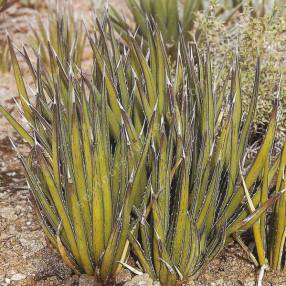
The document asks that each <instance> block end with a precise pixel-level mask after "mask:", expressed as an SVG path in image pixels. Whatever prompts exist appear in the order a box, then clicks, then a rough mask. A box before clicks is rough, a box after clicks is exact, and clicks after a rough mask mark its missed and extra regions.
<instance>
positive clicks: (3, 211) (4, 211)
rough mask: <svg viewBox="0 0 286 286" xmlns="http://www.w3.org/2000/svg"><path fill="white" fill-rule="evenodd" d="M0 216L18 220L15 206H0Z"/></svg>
mask: <svg viewBox="0 0 286 286" xmlns="http://www.w3.org/2000/svg"><path fill="white" fill-rule="evenodd" d="M0 217H2V218H5V219H9V220H16V219H17V215H16V213H15V208H11V207H3V208H0Z"/></svg>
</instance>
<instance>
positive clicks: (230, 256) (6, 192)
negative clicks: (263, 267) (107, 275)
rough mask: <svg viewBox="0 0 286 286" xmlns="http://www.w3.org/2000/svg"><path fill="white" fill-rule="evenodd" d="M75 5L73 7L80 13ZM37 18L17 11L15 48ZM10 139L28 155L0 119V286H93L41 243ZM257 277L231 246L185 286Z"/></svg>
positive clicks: (12, 94)
mask: <svg viewBox="0 0 286 286" xmlns="http://www.w3.org/2000/svg"><path fill="white" fill-rule="evenodd" d="M79 2H81V1H79ZM79 2H78V3H77V4H76V3H75V4H74V6H77V7H79V5H81V4H79ZM87 2H88V1H87ZM111 2H118V0H117V1H111ZM116 4H118V3H116ZM80 7H81V11H83V13H88V12H87V7H82V5H81V6H80ZM13 13H17V11H14V12H13ZM36 13H41V15H42V16H44V14H45V10H44V9H42V10H41V11H40V12H37V11H34V10H32V9H25V10H21V14H20V15H19V14H18V18H16V19H14V21H15V22H13V23H11V25H10V26H9V27H7V28H8V30H9V33H12V36H13V39H14V40H15V42H16V44H18V45H21V43H22V42H25V39H26V38H27V33H29V25H28V23H29V24H32V25H33V23H34V19H35V14H36ZM15 23H17V25H15ZM0 78H1V80H0V103H1V104H3V105H4V106H5V107H6V108H7V109H8V110H10V111H11V110H13V111H14V110H15V104H14V99H13V98H17V91H16V86H15V82H14V79H13V75H12V73H5V74H0ZM9 137H11V138H12V140H13V141H15V142H16V144H17V146H18V148H19V149H20V151H21V152H23V153H26V152H27V147H26V146H25V145H24V144H23V143H22V142H21V140H20V139H19V138H18V136H17V134H16V133H15V132H14V131H13V129H12V128H11V127H10V126H9V124H7V122H6V121H5V119H4V118H3V117H2V116H0V286H7V285H11V286H12V285H18V286H20V285H21V286H24V285H25V286H32V285H35V286H48V285H55V286H57V285H65V286H71V285H79V286H88V285H93V281H92V279H91V278H90V277H87V276H85V275H82V276H81V277H78V276H77V275H74V274H73V273H72V272H71V271H70V270H69V269H68V268H66V267H65V266H64V265H63V263H62V262H61V259H60V258H59V256H58V255H57V254H56V253H55V252H54V250H53V249H52V248H51V247H50V246H49V244H48V243H47V241H46V240H45V237H44V235H43V232H42V231H41V228H40V226H39V224H38V223H37V219H36V217H35V213H34V212H33V209H32V206H31V202H30V198H29V191H28V189H27V185H26V181H25V178H24V173H23V170H22V168H21V165H20V163H19V160H18V158H17V155H16V152H15V150H13V148H12V146H11V143H10V140H9ZM257 277H258V269H255V267H254V266H253V264H252V263H251V261H250V260H249V259H248V258H247V257H246V255H245V254H244V253H243V252H242V251H241V249H240V248H239V247H238V246H237V245H236V244H230V245H229V246H228V247H227V248H226V249H225V250H224V251H223V252H222V253H221V254H220V255H219V256H218V258H216V259H215V260H214V261H212V262H211V263H210V264H209V265H208V266H207V268H205V269H203V271H202V273H200V275H199V276H198V277H197V278H196V279H195V280H194V281H192V282H189V283H188V284H187V285H198V286H199V285H201V286H204V285H214V286H215V285H217V286H219V285H220V286H222V285H229V286H230V285H238V286H239V285H245V286H251V285H256V280H257ZM117 284H118V285H125V286H135V285H146V286H147V285H156V284H155V283H153V284H152V281H150V279H148V277H146V275H143V276H141V277H140V276H136V277H133V278H132V275H131V274H130V273H129V272H127V271H123V272H122V273H121V274H120V275H119V277H118V280H117ZM157 285H158V284H157ZM263 285H265V286H266V285H273V286H274V285H275V286H278V285H281V286H282V285H286V275H283V274H279V275H278V274H275V273H271V272H267V273H266V275H265V278H264V282H263Z"/></svg>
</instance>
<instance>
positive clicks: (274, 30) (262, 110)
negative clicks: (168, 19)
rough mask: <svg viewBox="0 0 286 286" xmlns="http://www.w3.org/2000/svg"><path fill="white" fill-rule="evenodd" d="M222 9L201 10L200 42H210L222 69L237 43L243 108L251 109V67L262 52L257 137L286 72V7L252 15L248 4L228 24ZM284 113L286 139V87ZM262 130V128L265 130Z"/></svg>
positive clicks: (282, 100) (281, 122) (280, 134)
mask: <svg viewBox="0 0 286 286" xmlns="http://www.w3.org/2000/svg"><path fill="white" fill-rule="evenodd" d="M216 9H219V8H218V7H217V6H213V9H212V10H211V11H213V12H212V13H210V14H206V13H200V14H199V15H198V16H197V22H196V26H198V27H200V29H201V31H202V32H201V38H200V41H199V46H201V47H204V46H205V44H206V43H207V45H208V47H209V50H210V52H211V54H212V55H214V56H213V58H214V69H215V70H220V69H221V67H222V66H225V67H227V66H228V65H229V64H231V61H232V57H233V53H235V52H236V50H237V46H239V48H238V52H239V56H240V66H241V71H242V73H241V81H242V99H243V110H244V111H245V110H247V107H248V106H249V103H250V101H251V91H252V81H253V79H254V77H253V74H252V73H251V71H252V70H253V68H254V67H255V57H256V55H257V54H259V57H260V59H261V77H260V88H259V97H258V102H257V112H256V115H255V117H254V128H255V130H256V132H257V133H260V135H258V136H257V137H261V134H263V132H264V131H265V126H266V123H267V121H268V114H269V113H270V112H271V108H272V102H273V100H275V98H276V94H277V89H278V83H279V80H280V77H281V74H282V75H284V74H285V67H284V52H285V48H284V47H285V40H286V37H285V28H286V22H285V17H284V16H283V15H284V14H283V13H284V12H285V11H284V10H283V9H281V8H280V9H278V10H276V12H275V14H273V15H272V14H270V15H265V16H263V17H252V11H253V10H252V8H249V9H247V8H245V10H244V12H243V13H242V14H240V15H239V16H238V18H237V20H236V21H235V22H234V23H229V24H228V25H224V23H223V22H222V21H221V20H220V19H219V18H217V17H215V11H216ZM227 72H228V71H227V68H226V69H225V73H227ZM279 104H280V106H281V107H280V110H279V113H280V116H279V117H278V127H277V128H278V132H277V135H278V138H279V141H280V147H281V142H283V138H284V136H285V134H286V133H285V130H286V129H285V128H286V126H285V122H286V121H285V118H286V113H285V110H286V108H285V107H286V97H285V92H284V88H283V86H282V92H281V94H280V98H279ZM261 131H262V132H261Z"/></svg>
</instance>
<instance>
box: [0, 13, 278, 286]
mask: <svg viewBox="0 0 286 286" xmlns="http://www.w3.org/2000/svg"><path fill="white" fill-rule="evenodd" d="M97 31H98V32H95V33H94V34H93V35H91V34H88V39H89V42H90V45H91V48H92V50H93V53H94V65H93V69H92V76H91V78H90V79H89V78H87V77H86V76H84V75H83V74H82V73H74V72H73V70H72V69H65V68H64V66H65V64H66V63H65V62H63V63H62V62H61V60H60V59H59V56H58V55H57V53H56V51H55V49H53V48H52V46H51V45H49V47H48V48H49V57H50V59H49V62H50V67H49V68H50V71H51V72H50V73H49V72H47V71H46V68H45V65H44V63H43V61H42V60H41V57H40V56H38V58H37V61H36V64H35V65H34V64H33V63H32V62H33V61H32V60H31V59H30V57H29V56H28V54H27V53H26V52H25V51H24V52H23V53H22V55H23V57H24V59H25V60H26V62H27V64H28V66H29V68H30V71H31V73H32V78H33V79H34V86H35V89H36V92H35V98H33V99H31V98H30V96H29V95H28V92H27V89H26V85H25V83H24V79H23V77H22V75H21V70H20V66H19V62H18V60H17V58H16V54H15V52H14V49H13V47H12V43H11V41H9V45H10V52H11V58H12V65H13V69H14V73H15V79H16V83H17V87H18V92H19V96H20V106H21V110H20V112H21V113H22V115H23V116H24V117H25V118H26V120H27V122H28V123H29V125H30V130H26V129H25V128H24V127H23V126H22V125H21V124H20V123H19V122H18V121H17V120H16V119H15V118H14V117H13V116H12V115H11V114H9V112H7V111H6V110H5V108H4V107H2V106H0V111H1V112H2V114H3V115H4V116H5V117H6V118H7V119H8V120H9V122H10V123H11V124H12V126H13V127H14V128H15V129H16V130H17V131H18V133H19V134H20V135H21V136H22V137H23V138H24V139H25V140H26V141H27V142H28V143H29V144H30V146H31V154H30V156H29V157H28V159H25V158H23V157H22V156H21V155H20V154H19V157H20V159H21V161H22V163H23V166H24V168H25V170H26V173H27V180H28V182H29V186H30V189H31V192H32V196H33V198H34V202H35V206H36V210H37V213H38V216H39V218H40V221H41V224H42V227H43V229H44V231H45V232H46V234H47V236H48V237H49V239H50V240H51V242H52V243H53V245H54V246H55V248H56V249H57V250H58V252H59V253H60V254H61V256H62V258H63V260H64V261H65V263H66V264H67V265H68V266H69V267H71V268H72V269H74V271H75V272H85V273H87V274H90V275H93V274H94V275H96V277H97V279H98V280H100V281H102V282H103V283H110V280H111V279H112V278H114V276H115V275H116V273H117V272H118V271H119V270H120V267H121V264H122V265H126V263H127V258H128V256H129V253H130V250H129V244H130V243H131V244H132V249H133V253H135V255H136V257H137V259H138V260H139V262H140V264H141V266H142V268H143V269H144V271H145V272H147V273H148V274H150V275H151V277H153V278H154V279H159V280H160V281H161V283H162V285H175V284H176V283H177V281H178V280H184V279H187V278H188V277H190V276H192V275H194V274H195V273H197V271H198V270H199V269H200V268H201V267H202V266H203V265H205V264H206V263H207V262H208V261H209V260H211V259H212V258H213V257H214V256H215V255H216V254H217V253H218V252H219V250H220V249H221V248H222V247H223V245H224V243H225V241H226V239H229V238H230V235H231V234H233V233H235V232H237V231H238V230H241V229H245V228H248V227H250V226H251V225H252V224H253V222H255V221H256V220H257V219H258V217H259V216H260V215H261V214H262V213H264V212H265V210H266V209H267V208H269V206H271V205H272V204H273V203H274V202H275V201H276V200H277V199H278V198H279V196H280V194H276V195H274V196H272V197H271V198H269V199H268V200H267V201H266V202H265V203H264V204H263V205H261V206H259V207H258V203H257V204H256V205H255V207H257V210H256V211H255V212H253V213H252V214H251V215H250V216H248V212H247V211H245V210H244V208H243V206H241V202H242V200H243V198H244V189H243V187H242V186H240V185H239V186H237V184H239V181H238V179H237V178H238V169H239V162H240V161H241V160H242V158H243V156H244V154H245V149H246V146H247V140H248V135H249V128H250V125H251V121H252V119H253V115H254V113H255V106H256V100H257V94H258V83H259V64H258V67H257V72H256V80H255V84H254V91H253V97H252V102H251V105H250V107H249V111H248V113H247V116H246V118H245V121H243V120H242V111H241V96H240V76H239V69H238V63H237V61H236V64H235V65H234V67H233V69H232V72H231V87H230V89H229V85H228V77H227V78H226V80H225V82H226V84H225V85H224V86H223V87H220V86H218V85H217V84H216V83H217V77H214V75H213V73H212V68H211V60H210V58H209V54H208V53H206V55H205V56H203V57H202V56H201V55H200V53H199V52H198V50H197V49H196V47H195V46H187V45H186V43H185V42H184V41H183V42H182V44H181V48H179V49H178V57H177V58H178V59H177V68H176V70H175V71H173V70H172V64H171V63H170V62H169V59H168V57H167V52H166V47H165V44H164V41H163V38H162V36H161V34H160V33H159V31H158V29H155V30H154V31H153V30H149V36H148V38H149V43H148V45H149V47H150V52H149V53H148V55H147V56H146V55H145V54H144V51H143V50H142V49H141V48H140V46H139V45H138V43H137V41H136V40H135V38H134V37H132V36H130V37H128V39H127V45H128V46H127V47H123V46H121V45H120V44H118V43H117V41H116V39H115V37H114V34H113V30H112V26H111V24H110V22H109V20H108V19H105V20H104V21H103V24H100V23H99V22H97ZM63 40H64V38H63ZM181 51H182V52H181ZM69 60H70V62H69V65H70V66H73V60H74V59H73V58H70V59H69ZM258 63H259V62H258ZM219 76H220V75H219V74H218V77H219ZM228 95H229V96H228ZM276 112H277V110H276V108H274V111H273V115H272V117H271V120H270V123H269V127H268V131H267V133H266V135H265V139H264V143H263V144H262V146H261V149H260V151H259V153H258V155H257V158H256V159H255V161H254V162H253V164H252V165H251V166H250V169H249V171H248V173H247V175H246V179H245V181H246V185H247V187H248V188H251V187H252V186H253V185H254V184H255V182H256V180H257V178H258V176H259V174H260V172H261V170H262V168H263V163H262V162H264V161H265V158H267V156H268V153H269V150H270V149H271V146H272V142H273V138H274V133H275V123H276ZM255 195H257V196H259V191H257V192H256V194H255ZM240 207H242V212H241V213H240V214H237V212H238V211H239V210H240ZM182 254H183V255H182Z"/></svg>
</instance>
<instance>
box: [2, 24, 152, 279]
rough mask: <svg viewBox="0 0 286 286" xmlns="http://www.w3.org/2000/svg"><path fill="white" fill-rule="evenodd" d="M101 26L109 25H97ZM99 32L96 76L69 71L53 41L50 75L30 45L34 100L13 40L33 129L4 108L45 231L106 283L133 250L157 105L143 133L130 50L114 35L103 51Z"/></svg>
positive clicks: (69, 257)
mask: <svg viewBox="0 0 286 286" xmlns="http://www.w3.org/2000/svg"><path fill="white" fill-rule="evenodd" d="M98 28H99V29H100V30H101V31H103V30H102V26H101V25H100V24H99V23H98ZM97 36H98V35H96V34H95V35H94V37H93V36H92V35H89V39H90V42H91V45H92V47H93V48H94V53H95V59H96V60H95V63H94V66H93V75H92V79H87V78H86V77H84V76H83V74H78V73H72V70H68V71H67V70H65V68H64V65H65V64H66V63H62V62H61V60H60V58H59V56H58V55H57V53H56V52H55V50H54V49H53V48H52V46H51V45H49V56H50V68H51V73H49V72H46V70H45V69H44V63H43V62H42V60H41V57H40V55H39V56H38V58H37V63H36V65H33V64H32V62H33V61H32V60H31V59H30V58H29V56H28V54H27V53H26V52H25V50H24V52H23V53H22V55H23V57H24V59H25V60H26V62H27V64H28V66H29V67H30V71H31V73H32V75H33V78H34V80H35V82H34V84H35V87H36V95H35V98H33V99H31V98H30V96H29V95H28V93H27V89H26V85H25V83H24V79H23V77H22V75H21V70H20V66H19V62H18V60H17V58H16V54H15V52H14V49H13V47H12V43H11V40H9V45H10V52H11V58H12V64H13V69H14V73H15V79H16V83H17V86H18V91H19V96H20V102H21V113H22V114H23V115H24V117H25V118H26V120H27V121H28V123H29V126H30V130H25V129H24V128H23V126H22V125H21V124H19V123H18V121H17V120H16V119H15V118H13V117H12V116H11V115H10V114H9V113H8V112H7V111H6V110H5V109H4V108H3V107H0V109H1V112H2V113H3V114H4V115H5V116H6V117H7V119H8V120H9V122H10V123H11V124H12V125H13V126H14V127H15V129H16V130H17V131H18V132H19V134H20V135H21V136H22V137H23V138H24V139H25V140H26V141H27V142H28V143H29V144H30V146H31V154H30V156H29V158H28V159H25V158H23V157H22V156H21V155H20V154H19V157H20V159H21V161H22V163H23V166H24V168H25V170H26V173H27V181H28V183H29V186H30V189H31V192H32V197H33V199H34V202H35V206H36V210H37V213H38V216H39V218H40V221H41V224H42V227H43V229H44V231H45V233H46V235H47V236H48V237H49V239H50V241H51V242H52V244H53V245H54V246H55V248H56V249H57V250H58V252H59V253H60V255H61V256H62V258H63V260H64V261H65V263H66V264H67V265H68V266H69V267H71V268H72V269H73V270H74V271H75V272H77V273H78V272H82V273H87V274H89V275H93V274H94V275H96V277H97V279H98V280H100V281H102V282H104V283H107V284H108V283H110V279H112V278H113V277H114V275H115V274H116V273H117V272H118V271H119V270H120V268H121V264H120V263H124V262H126V259H127V257H128V255H129V250H128V249H129V247H128V245H129V242H128V240H127V238H128V232H129V230H130V228H131V226H132V224H134V222H133V221H134V219H133V215H132V214H131V212H132V211H133V206H137V209H138V210H140V209H141V207H140V202H141V200H142V197H144V194H145V189H146V180H147V167H146V166H147V163H146V160H147V154H148V152H149V146H150V143H151V138H152V136H153V133H154V129H155V119H152V117H153V118H155V113H156V109H155V108H154V110H155V111H152V113H154V114H153V115H151V118H150V119H151V120H150V122H149V124H147V123H146V124H144V125H143V127H144V128H143V129H142V127H141V129H142V130H141V132H140V136H139V132H137V130H136V132H135V131H134V130H133V125H132V124H131V122H132V120H131V118H132V116H133V113H134V112H135V111H134V110H135V107H136V106H137V105H136V104H133V99H132V95H131V94H132V91H133V88H132V87H133V83H134V75H132V70H131V68H130V65H129V64H128V65H127V66H126V65H125V62H126V61H127V58H128V55H127V54H126V55H123V56H122V57H121V56H120V55H119V47H118V46H117V43H116V41H115V38H114V37H113V34H110V36H112V43H113V46H112V47H113V48H112V50H110V51H107V50H105V52H100V53H99V51H101V50H102V48H104V47H105V44H106V42H105V40H106V39H105V34H101V35H100V36H99V37H97ZM62 40H64V38H63V39H62ZM72 61H73V58H70V63H69V64H70V65H73V62H72ZM125 69H126V70H125ZM110 73H112V77H111V74H110ZM125 75H126V77H125ZM122 76H123V77H122ZM117 84H118V85H119V86H118V85H117ZM127 85H128V86H127ZM124 91H125V93H124ZM129 91H130V93H129ZM119 101H120V102H121V103H119ZM32 102H33V103H32ZM131 115H132V116H131Z"/></svg>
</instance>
